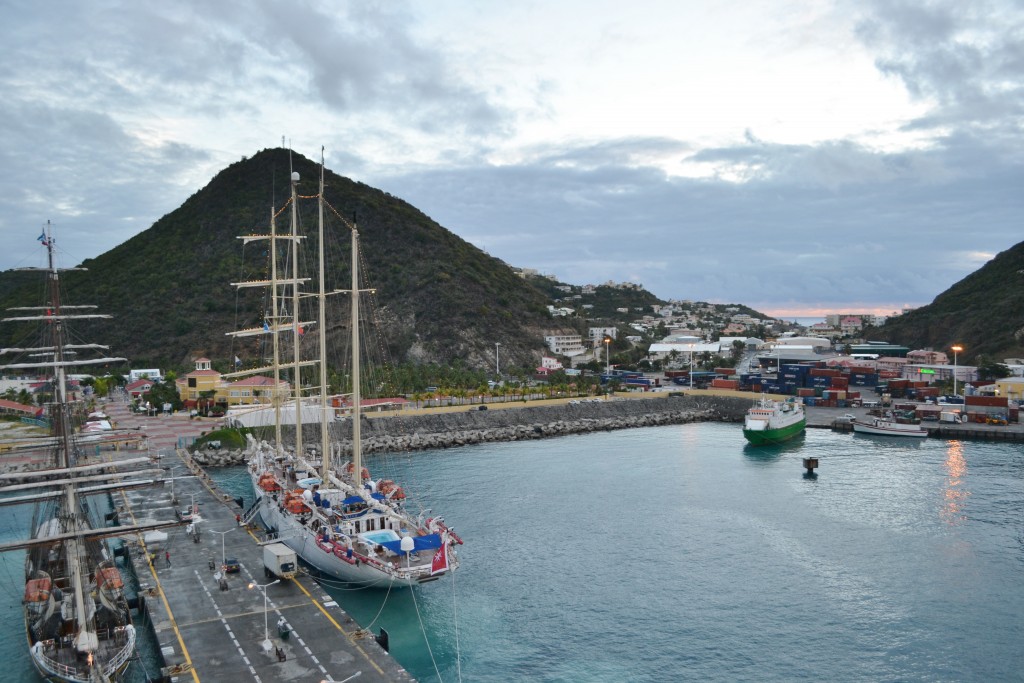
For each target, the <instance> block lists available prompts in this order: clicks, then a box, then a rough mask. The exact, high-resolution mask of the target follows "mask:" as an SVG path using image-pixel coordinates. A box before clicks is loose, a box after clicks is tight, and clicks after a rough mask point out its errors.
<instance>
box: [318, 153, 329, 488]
mask: <svg viewBox="0 0 1024 683" xmlns="http://www.w3.org/2000/svg"><path fill="white" fill-rule="evenodd" d="M317 231H318V235H317V236H318V239H319V242H318V243H319V247H318V249H317V258H318V260H319V264H318V266H317V270H318V271H319V277H320V280H319V283H318V284H319V287H318V291H317V306H318V309H317V320H318V321H320V324H319V325H318V326H317V331H318V332H317V337H318V341H319V342H320V458H321V460H320V467H321V471H320V479H321V481H323V482H324V484H325V485H326V484H327V482H329V481H330V479H329V477H330V474H331V443H330V435H329V434H328V433H327V426H328V425H329V424H330V420H329V419H328V417H329V416H328V408H327V324H326V321H327V287H326V282H325V276H324V150H323V147H321V148H320V193H319V194H318V195H317Z"/></svg>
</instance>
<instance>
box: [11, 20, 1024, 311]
mask: <svg viewBox="0 0 1024 683" xmlns="http://www.w3.org/2000/svg"><path fill="white" fill-rule="evenodd" d="M0 44H2V45H4V56H3V59H2V60H0V85H2V92H3V96H2V97H0V116H2V121H3V128H2V129H0V130H2V133H0V136H2V137H0V140H2V144H0V167H2V168H3V169H4V172H3V173H2V174H0V235H2V239H3V249H2V250H0V269H7V268H15V267H24V266H37V265H40V264H41V262H42V259H43V251H44V250H43V247H42V245H41V243H40V242H38V241H37V240H36V237H37V236H38V234H39V232H40V230H41V228H42V226H43V225H44V224H45V223H46V222H47V221H51V223H52V224H53V231H54V235H55V236H56V239H57V245H58V248H59V250H60V257H61V261H62V264H63V265H68V266H71V265H75V264H78V263H80V262H81V261H83V260H84V259H87V258H91V257H94V256H97V255H99V254H102V253H104V252H106V251H108V250H109V249H112V248H113V247H115V246H117V245H118V244H121V243H123V242H124V241H126V240H127V239H129V238H130V237H132V236H133V235H135V234H137V233H139V232H141V231H143V230H146V229H148V228H149V227H150V226H151V225H152V224H153V223H154V222H155V221H156V220H158V219H159V218H160V217H161V216H163V215H165V214H166V213H169V212H171V211H173V210H174V209H175V208H177V207H178V206H180V205H181V203H182V202H184V201H185V200H186V199H187V198H188V197H189V196H190V195H191V194H193V193H194V192H196V191H197V190H199V189H201V188H202V187H203V186H205V185H206V184H207V182H209V180H210V179H211V178H212V177H213V176H214V175H215V174H216V173H217V172H219V171H220V170H222V169H223V168H225V167H226V166H227V165H229V164H231V163H233V162H235V161H237V160H239V159H240V158H242V157H244V156H251V155H252V154H254V153H256V152H257V151H259V150H261V149H265V148H269V147H277V146H280V145H281V144H282V140H284V141H285V144H286V145H288V146H290V147H291V148H293V149H294V150H295V151H297V152H299V153H301V154H304V155H305V156H307V157H310V158H314V159H315V158H317V157H318V156H319V152H320V148H321V146H323V147H325V148H326V161H327V166H328V168H330V169H331V170H333V171H334V172H336V173H339V174H341V175H344V176H347V177H350V178H353V179H354V180H358V181H361V182H364V183H367V184H369V185H372V186H374V187H377V188H380V189H382V190H385V191H387V192H390V193H391V194H393V195H395V196H397V197H400V198H402V199H404V200H406V201H408V202H409V203H411V204H412V205H414V206H416V207H417V208H419V209H420V210H422V211H423V212H424V213H425V214H427V215H428V216H430V217H431V218H432V219H434V220H435V221H437V222H438V223H439V224H441V225H442V226H444V227H445V228H447V229H449V230H451V231H452V232H454V233H455V234H456V235H458V236H460V237H461V238H463V239H465V240H467V241H469V242H471V243H472V244H474V245H476V246H478V247H479V248H481V249H483V250H484V251H486V252H487V253H489V254H491V255H492V256H495V257H497V258H500V259H502V260H503V261H505V262H506V263H508V264H510V265H512V266H516V267H525V268H534V269H537V270H538V271H540V272H541V273H545V274H550V275H553V276H555V277H556V278H558V279H559V280H561V281H563V282H569V283H572V284H578V285H582V284H601V283H604V282H607V281H614V282H637V283H640V284H642V285H643V286H644V287H646V288H647V289H648V290H649V291H651V292H653V293H654V294H655V295H657V296H659V297H660V298H662V299H695V300H701V301H709V302H714V303H740V304H745V305H748V306H751V307H753V308H755V309H757V310H760V311H763V312H765V313H769V314H772V315H777V316H782V317H795V316H815V315H821V314H824V313H826V312H847V313H853V312H874V313H882V314H890V313H893V312H895V311H899V310H901V309H903V308H905V307H914V306H920V305H924V304H927V303H929V302H930V301H932V300H933V299H934V298H935V296H937V295H938V294H940V293H942V292H943V291H945V290H946V289H948V288H949V287H951V286H952V285H953V284H955V283H956V282H958V281H959V280H961V279H962V278H964V277H965V276H967V275H969V274H970V273H972V272H974V271H976V270H977V269H979V268H980V267H981V266H983V265H984V264H985V263H986V262H987V261H988V260H990V259H991V258H993V257H994V256H995V255H996V254H997V253H998V252H1000V251H1003V250H1005V249H1008V248H1010V247H1012V246H1014V245H1015V244H1017V243H1018V242H1020V241H1022V240H1024V231H1022V230H1021V229H1020V226H1021V216H1022V215H1024V214H1022V204H1024V135H1022V132H1024V131H1022V128H1024V5H1022V4H1021V3H1020V2H1019V1H1016V0H974V1H972V2H969V3H965V2H962V0H957V1H946V0H916V1H911V0H883V1H877V2H876V1H872V0H857V1H847V0H803V1H801V2H791V1H789V0H746V1H745V2H742V3H723V2H716V1H713V0H706V1H705V0H701V1H695V0H666V1H660V0H635V1H634V2H630V3H622V2H609V1H606V0H585V1H584V0H562V1H554V2H552V1H551V0H545V1H543V2H542V1H539V0H537V1H535V0H521V1H519V2H512V3H510V2H494V1H491V0H478V1H475V2H464V1H456V0H421V1H419V2H413V1H408V0H389V1H387V2H372V1H362V2H349V1H346V0H325V1H323V2H317V1H315V0H291V1H289V2H279V1H271V0H218V2H198V1H195V0H179V1H176V2H169V3H141V2H121V1H118V0H91V1H90V2H71V1H59V0H54V1H50V0H0ZM362 227H363V229H364V230H368V229H372V226H362Z"/></svg>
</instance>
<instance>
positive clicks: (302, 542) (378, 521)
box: [226, 163, 462, 588]
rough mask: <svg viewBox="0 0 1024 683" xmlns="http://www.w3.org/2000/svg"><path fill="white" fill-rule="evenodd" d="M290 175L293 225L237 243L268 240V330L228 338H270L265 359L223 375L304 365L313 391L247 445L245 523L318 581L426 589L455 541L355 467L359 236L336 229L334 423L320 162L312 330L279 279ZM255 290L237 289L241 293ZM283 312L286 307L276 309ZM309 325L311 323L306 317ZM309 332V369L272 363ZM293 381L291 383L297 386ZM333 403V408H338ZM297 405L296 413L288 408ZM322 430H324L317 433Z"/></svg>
mask: <svg viewBox="0 0 1024 683" xmlns="http://www.w3.org/2000/svg"><path fill="white" fill-rule="evenodd" d="M297 183H298V174H297V173H293V174H292V183H291V203H292V207H293V211H292V226H291V231H290V232H289V233H288V234H279V233H278V232H277V229H276V226H275V223H274V220H273V218H272V219H271V224H270V231H269V233H268V234H263V235H250V236H246V237H243V238H242V239H244V240H246V241H256V240H268V241H269V246H268V252H269V255H270V259H269V260H270V264H271V265H270V270H271V272H270V279H269V280H268V281H261V283H260V284H263V285H264V286H267V287H269V288H270V292H269V293H270V301H271V307H270V308H271V311H270V314H269V316H268V317H269V318H270V319H271V320H270V321H268V322H266V323H265V324H263V325H262V327H259V328H254V329H252V330H245V331H241V332H236V333H231V334H234V335H238V336H251V335H253V334H265V335H269V336H270V337H271V339H270V341H271V344H270V346H271V348H272V350H273V351H272V353H273V357H272V359H271V361H270V365H269V366H264V367H261V368H257V369H254V370H250V371H240V372H235V373H230V374H229V375H226V376H227V377H237V376H242V375H245V374H255V373H256V372H270V371H273V373H274V380H275V382H280V381H281V380H280V377H281V374H282V372H283V371H285V370H290V371H291V372H292V373H293V374H292V377H293V378H295V377H301V374H300V368H302V367H304V366H307V365H313V366H315V367H317V368H318V369H319V373H320V375H319V389H318V392H317V393H318V396H317V397H316V400H315V401H309V402H304V400H305V399H303V397H302V396H301V395H300V392H299V391H297V390H295V391H294V394H295V395H294V396H293V398H292V399H291V401H290V406H289V405H286V404H285V403H284V402H283V401H281V400H280V399H278V400H275V401H274V405H273V408H272V409H271V410H269V411H268V412H272V413H273V414H274V416H275V418H274V425H273V428H274V441H273V442H267V441H261V442H256V440H255V439H252V437H251V436H249V439H250V447H249V450H250V457H249V462H248V470H249V473H250V475H251V477H252V482H253V489H254V491H255V494H256V498H257V500H256V502H255V503H254V506H253V508H252V509H251V512H247V513H246V518H247V519H250V518H252V517H253V516H254V515H256V514H258V515H259V517H260V519H261V520H262V522H263V524H264V525H265V526H266V527H267V528H268V530H270V531H271V532H272V533H273V534H276V537H277V540H279V541H280V542H282V543H284V544H286V545H287V546H288V547H290V548H292V549H293V550H294V551H295V552H296V553H297V554H298V555H299V556H300V557H301V558H302V559H303V560H304V561H306V562H307V563H309V564H310V565H312V566H313V567H315V568H316V569H318V570H319V571H320V572H322V573H323V574H325V575H328V576H330V577H334V578H337V579H340V580H342V581H346V582H351V583H354V584H359V585H365V586H381V587H395V588H398V587H404V586H411V585H414V584H418V583H425V582H429V581H434V580H437V579H439V578H441V577H442V576H444V575H445V574H447V573H449V572H452V571H454V570H455V569H456V568H457V567H458V563H459V562H458V554H457V552H456V546H457V545H461V544H462V540H461V539H460V538H459V537H458V536H457V535H456V534H455V533H454V531H452V530H451V529H449V528H448V527H447V526H446V525H445V523H444V521H443V519H442V518H440V517H433V518H429V519H428V518H425V515H423V514H421V515H413V514H412V513H411V512H409V511H408V510H407V509H406V508H405V503H406V494H405V492H404V491H403V489H402V488H401V487H400V486H398V485H397V484H395V483H394V482H393V481H390V480H378V481H374V480H372V479H371V478H370V475H369V472H368V471H367V469H366V468H365V467H364V465H363V458H362V442H361V430H360V427H361V401H362V399H361V377H360V334H359V330H360V317H359V311H360V308H359V302H360V293H361V292H365V291H366V290H361V289H360V280H359V263H360V261H359V253H358V250H359V233H358V230H357V229H356V226H355V225H354V224H351V223H349V222H348V221H345V224H346V226H347V228H348V229H349V230H350V237H351V240H350V241H351V249H352V252H351V287H350V289H349V290H348V291H347V292H345V293H347V294H348V295H349V296H348V297H347V298H348V299H349V301H350V308H351V311H350V315H351V317H350V320H349V324H350V329H351V335H350V337H351V338H350V346H351V349H350V351H351V357H350V359H349V362H351V370H350V372H351V377H350V382H349V383H350V385H351V387H352V393H351V397H348V396H346V397H345V399H344V403H346V404H347V405H350V406H351V413H350V414H349V417H348V419H346V420H343V421H342V420H338V419H336V414H335V412H336V408H335V407H333V406H331V405H330V404H329V401H328V396H327V385H328V378H327V368H326V362H325V359H324V355H325V354H324V353H323V350H324V349H326V348H327V342H326V329H327V327H328V324H326V323H321V322H319V321H326V320H327V316H326V306H325V301H326V297H327V295H328V292H327V291H326V289H325V283H324V277H323V263H324V258H323V251H324V220H323V215H324V204H325V202H324V197H323V194H324V189H323V188H324V179H323V165H322V163H321V174H320V192H319V194H318V195H317V196H316V200H317V201H318V203H319V211H318V215H319V219H318V232H319V234H318V238H319V245H320V246H319V250H318V251H319V260H318V262H319V264H320V277H319V288H318V292H317V293H316V295H315V296H314V297H309V295H308V294H302V295H301V297H302V298H314V299H315V300H316V301H317V305H318V310H317V313H316V318H317V321H316V322H311V321H308V320H307V321H303V322H299V320H300V317H299V314H298V313H297V312H298V311H299V310H300V308H301V307H300V293H299V290H300V286H301V283H302V282H304V281H305V280H304V279H303V278H299V277H296V276H295V270H292V275H291V276H290V277H288V278H281V277H279V276H278V270H279V269H278V267H277V265H276V263H277V258H278V254H277V246H276V245H277V243H278V242H279V241H284V243H285V244H288V245H289V248H290V250H291V253H292V254H294V253H295V252H296V251H297V247H298V244H299V241H300V240H301V239H302V236H300V235H299V234H298V229H297V220H296V216H295V210H294V207H295V205H296V202H297V201H298V199H299V198H298V196H297V193H296V185H297ZM250 284H255V283H237V286H250ZM282 304H290V305H287V306H286V305H282ZM308 317H313V316H312V315H310V316H308ZM313 326H315V327H316V328H317V330H318V332H319V334H318V337H319V345H318V349H319V350H320V351H319V353H320V356H321V357H320V359H318V360H315V361H309V360H304V359H300V358H299V354H298V352H294V357H293V360H292V362H291V363H289V364H287V365H286V364H284V363H282V362H281V348H282V347H283V346H286V345H287V344H288V343H289V342H290V344H291V346H292V349H293V350H294V349H296V348H298V347H299V340H298V338H297V336H296V335H300V334H302V333H303V331H304V330H307V329H310V328H311V327H313ZM298 384H299V382H295V381H293V382H292V385H293V386H297V385H298ZM340 402H341V401H340V400H339V403H340ZM296 404H298V405H299V406H301V408H299V409H296ZM311 404H314V405H316V406H317V410H318V413H319V418H318V419H316V420H315V421H316V422H317V423H318V431H319V433H320V444H319V447H318V448H317V449H316V451H315V455H311V454H310V453H309V452H307V450H306V448H305V447H304V445H303V443H302V427H303V424H302V420H303V419H304V418H303V416H306V417H307V418H308V412H309V411H308V409H309V406H310V405H311ZM285 413H287V414H289V415H290V416H292V418H293V419H294V420H295V423H294V424H295V435H296V438H295V443H294V444H289V447H288V448H286V447H285V444H284V443H283V437H282V416H283V415H284V414H285ZM342 425H345V426H346V427H348V428H350V429H351V457H350V459H348V460H347V461H346V462H342V463H340V466H335V465H334V463H335V462H339V461H340V460H341V454H342V444H341V443H340V440H339V439H338V438H337V435H335V437H334V439H333V440H332V434H331V432H332V431H333V432H337V431H338V430H339V428H340V427H341V426H342ZM319 427H323V428H319Z"/></svg>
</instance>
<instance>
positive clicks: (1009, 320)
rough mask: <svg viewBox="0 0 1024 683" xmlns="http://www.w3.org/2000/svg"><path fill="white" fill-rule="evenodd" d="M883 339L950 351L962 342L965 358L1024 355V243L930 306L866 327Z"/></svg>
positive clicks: (969, 276)
mask: <svg viewBox="0 0 1024 683" xmlns="http://www.w3.org/2000/svg"><path fill="white" fill-rule="evenodd" d="M866 335H867V336H868V338H870V339H880V340H885V341H889V342H895V343H898V344H903V345H904V346H909V347H910V348H914V349H920V348H933V349H936V350H944V351H946V352H947V353H949V347H950V346H952V345H954V344H960V345H961V346H963V348H964V352H963V353H962V354H961V355H960V359H961V362H967V363H973V362H977V360H978V357H979V356H986V357H988V358H990V359H995V360H997V361H1001V360H1002V359H1003V358H1007V357H1016V358H1020V357H1024V242H1021V243H1020V244H1017V245H1016V246H1014V247H1011V248H1010V249H1007V250H1006V251H1004V252H1000V253H999V254H997V255H996V257H995V258H994V259H992V260H991V261H989V262H988V263H986V264H985V265H984V266H982V267H981V268H980V269H979V270H977V271H975V272H974V273H971V274H970V275H968V276H967V277H965V278H964V279H963V280H961V281H960V282H957V283H956V284H954V285H953V286H952V287H950V288H949V289H947V290H946V291H945V292H943V293H942V294H940V295H939V296H937V297H935V300H934V301H933V302H932V303H930V304H928V305H927V306H922V307H921V308H917V309H914V310H913V311H909V312H908V313H905V314H903V315H901V316H898V317H896V318H892V319H890V320H888V321H887V322H886V324H885V325H884V326H882V327H880V328H875V329H872V330H869V331H868V332H866Z"/></svg>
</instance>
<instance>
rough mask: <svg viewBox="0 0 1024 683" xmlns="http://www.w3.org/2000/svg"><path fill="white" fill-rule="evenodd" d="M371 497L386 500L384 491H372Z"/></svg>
mask: <svg viewBox="0 0 1024 683" xmlns="http://www.w3.org/2000/svg"><path fill="white" fill-rule="evenodd" d="M370 497H371V498H374V499H376V500H384V494H383V493H371V494H370Z"/></svg>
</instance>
